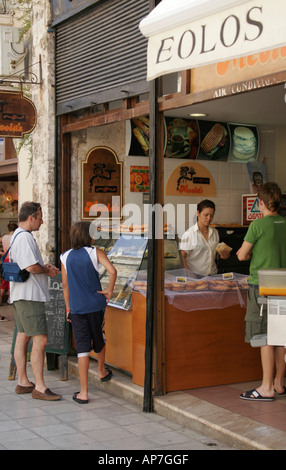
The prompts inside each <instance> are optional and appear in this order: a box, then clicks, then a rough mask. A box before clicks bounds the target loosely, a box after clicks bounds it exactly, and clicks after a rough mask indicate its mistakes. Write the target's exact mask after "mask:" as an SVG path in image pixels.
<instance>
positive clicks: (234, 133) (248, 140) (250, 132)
mask: <svg viewBox="0 0 286 470" xmlns="http://www.w3.org/2000/svg"><path fill="white" fill-rule="evenodd" d="M228 128H229V132H230V151H229V158H228V161H230V162H237V163H248V162H255V161H256V160H257V158H258V153H259V139H258V132H257V128H256V126H248V125H244V124H229V125H228Z"/></svg>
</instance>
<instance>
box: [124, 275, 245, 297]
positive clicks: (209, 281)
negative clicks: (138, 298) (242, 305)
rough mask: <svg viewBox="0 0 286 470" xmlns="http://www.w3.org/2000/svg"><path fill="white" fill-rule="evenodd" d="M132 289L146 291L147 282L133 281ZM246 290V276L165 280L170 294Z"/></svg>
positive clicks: (166, 288)
mask: <svg viewBox="0 0 286 470" xmlns="http://www.w3.org/2000/svg"><path fill="white" fill-rule="evenodd" d="M132 287H133V289H134V290H139V291H140V290H143V291H144V290H146V289H147V281H144V280H136V281H133V282H132ZM246 289H248V281H247V278H246V276H242V278H241V279H239V278H238V279H224V278H223V277H222V276H220V277H218V276H217V277H211V276H209V277H205V278H202V279H191V278H185V281H182V280H178V279H177V278H176V277H174V278H173V279H170V278H168V279H167V280H165V290H166V291H172V292H174V291H175V292H185V293H187V292H188V293H189V292H192V293H196V292H202V291H203V292H205V291H208V292H231V291H236V292H237V291H238V290H246Z"/></svg>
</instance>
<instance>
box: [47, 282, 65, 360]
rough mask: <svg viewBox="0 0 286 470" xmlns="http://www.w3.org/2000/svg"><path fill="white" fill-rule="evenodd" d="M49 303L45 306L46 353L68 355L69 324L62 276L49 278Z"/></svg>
mask: <svg viewBox="0 0 286 470" xmlns="http://www.w3.org/2000/svg"><path fill="white" fill-rule="evenodd" d="M49 293H50V301H49V302H48V303H47V304H46V317H47V324H48V344H47V346H46V352H52V353H55V354H68V352H69V341H68V339H69V324H68V322H67V319H66V306H65V301H64V296H63V285H62V275H61V274H58V275H57V276H56V277H49Z"/></svg>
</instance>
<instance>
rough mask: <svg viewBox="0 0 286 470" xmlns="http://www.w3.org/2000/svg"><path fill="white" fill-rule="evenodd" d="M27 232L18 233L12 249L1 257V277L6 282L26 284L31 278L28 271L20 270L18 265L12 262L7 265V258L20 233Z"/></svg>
mask: <svg viewBox="0 0 286 470" xmlns="http://www.w3.org/2000/svg"><path fill="white" fill-rule="evenodd" d="M23 232H27V230H22V231H21V232H19V233H17V235H16V236H15V237H14V240H13V241H12V243H11V245H10V247H9V248H8V250H7V251H6V253H5V254H4V255H3V256H2V257H1V261H2V264H1V276H2V279H3V280H4V281H10V282H25V281H27V279H28V278H29V276H30V273H29V272H28V271H27V270H26V269H20V267H19V266H18V264H17V263H11V262H10V261H8V262H6V263H5V259H6V256H7V255H8V253H9V251H10V248H11V246H12V245H13V243H14V241H15V239H16V237H17V236H18V235H20V233H23Z"/></svg>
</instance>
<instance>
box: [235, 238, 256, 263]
mask: <svg viewBox="0 0 286 470" xmlns="http://www.w3.org/2000/svg"><path fill="white" fill-rule="evenodd" d="M252 247H253V245H252V243H249V242H247V241H245V240H244V242H243V244H242V245H241V247H240V248H239V250H238V251H237V252H236V256H237V257H238V259H239V261H246V260H248V259H250V258H251V257H252Z"/></svg>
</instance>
